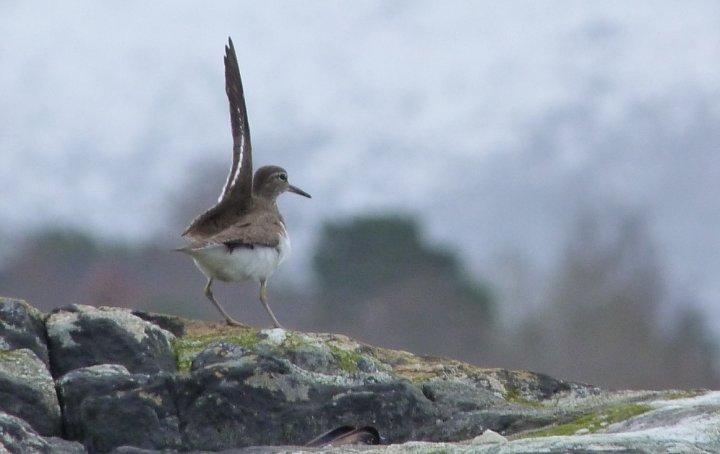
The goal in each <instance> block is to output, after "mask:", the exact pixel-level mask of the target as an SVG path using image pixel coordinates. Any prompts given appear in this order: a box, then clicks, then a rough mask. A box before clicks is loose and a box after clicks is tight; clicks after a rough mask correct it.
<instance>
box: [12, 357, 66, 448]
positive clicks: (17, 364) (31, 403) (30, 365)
mask: <svg viewBox="0 0 720 454" xmlns="http://www.w3.org/2000/svg"><path fill="white" fill-rule="evenodd" d="M0 410H2V411H4V412H6V413H9V414H11V415H14V416H17V417H19V418H22V419H24V420H25V421H27V423H28V424H30V426H32V427H33V429H34V430H35V431H37V432H38V433H40V434H42V435H60V428H61V420H60V406H59V404H58V399H57V394H56V393H55V384H54V383H53V380H52V377H51V376H50V371H49V370H48V368H47V366H46V365H45V363H44V362H42V361H41V360H40V358H38V357H37V355H35V353H34V352H33V351H31V350H29V349H27V348H21V349H19V350H5V351H3V352H1V353H0Z"/></svg>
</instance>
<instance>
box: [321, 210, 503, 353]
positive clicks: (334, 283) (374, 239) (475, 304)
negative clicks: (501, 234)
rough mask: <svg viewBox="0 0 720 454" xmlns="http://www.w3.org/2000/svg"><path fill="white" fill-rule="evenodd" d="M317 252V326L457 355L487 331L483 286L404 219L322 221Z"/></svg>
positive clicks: (489, 308)
mask: <svg viewBox="0 0 720 454" xmlns="http://www.w3.org/2000/svg"><path fill="white" fill-rule="evenodd" d="M316 251H317V252H316V254H315V256H314V258H313V266H314V270H315V273H316V276H317V280H318V291H319V296H318V298H319V301H320V302H321V304H320V305H319V307H318V311H319V315H318V317H317V319H318V320H319V321H320V322H321V323H322V324H324V325H325V326H323V328H324V329H338V330H343V331H346V332H348V333H350V334H352V335H356V336H358V337H360V338H362V339H365V340H368V341H372V342H379V343H384V344H386V345H388V344H389V345H394V346H397V347H402V348H414V350H415V351H418V352H421V353H434V354H445V355H459V356H463V352H465V353H467V352H468V351H470V350H476V349H474V348H472V347H471V348H470V349H468V348H467V347H468V346H472V345H473V343H474V342H475V341H477V342H480V341H481V340H483V339H485V336H486V335H487V333H489V328H490V326H491V322H492V312H493V311H492V298H491V296H490V291H489V289H488V288H487V287H486V286H482V285H479V284H475V283H473V282H471V281H470V280H469V279H468V278H467V277H466V276H465V275H464V273H463V270H462V267H461V264H460V262H459V260H458V258H457V257H456V256H455V255H454V254H453V253H452V252H450V251H449V250H448V249H445V248H442V247H438V246H431V245H429V244H428V243H427V242H425V241H423V239H422V236H421V232H420V229H419V227H418V224H417V222H415V221H414V220H413V219H411V218H409V217H404V216H395V215H367V216H361V217H357V218H354V219H350V220H348V221H343V222H335V223H326V224H325V225H324V226H323V228H322V230H321V234H320V237H319V241H318V246H317V248H316ZM463 345H464V346H463ZM465 356H466V357H467V356H468V355H465ZM475 359H477V357H475Z"/></svg>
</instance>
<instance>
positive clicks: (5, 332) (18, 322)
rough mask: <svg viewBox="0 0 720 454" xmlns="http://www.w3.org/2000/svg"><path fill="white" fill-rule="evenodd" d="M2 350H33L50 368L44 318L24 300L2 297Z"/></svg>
mask: <svg viewBox="0 0 720 454" xmlns="http://www.w3.org/2000/svg"><path fill="white" fill-rule="evenodd" d="M0 320H1V321H2V323H0V350H17V349H20V348H27V349H29V350H31V351H32V352H33V353H35V355H37V357H38V358H40V360H41V361H42V362H44V363H45V365H46V366H47V367H48V368H49V367H50V362H49V359H48V348H47V344H46V343H45V322H44V316H43V314H41V313H40V311H38V310H37V309H35V308H34V307H32V306H30V305H29V304H28V303H26V302H25V301H22V300H17V299H12V298H3V297H0Z"/></svg>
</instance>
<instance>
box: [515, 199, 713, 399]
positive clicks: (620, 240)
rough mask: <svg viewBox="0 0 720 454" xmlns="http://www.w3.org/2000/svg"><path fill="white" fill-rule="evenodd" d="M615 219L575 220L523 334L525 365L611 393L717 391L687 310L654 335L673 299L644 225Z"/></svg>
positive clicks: (631, 218) (703, 340)
mask: <svg viewBox="0 0 720 454" xmlns="http://www.w3.org/2000/svg"><path fill="white" fill-rule="evenodd" d="M615 219H616V220H615V222H612V221H610V218H609V217H606V218H603V217H600V216H598V215H597V213H586V214H584V215H583V216H582V217H581V219H580V221H579V222H578V224H577V228H576V230H575V232H574V233H573V234H572V235H571V236H570V238H569V239H568V242H567V245H566V248H565V252H564V254H563V255H562V256H561V260H560V262H559V265H558V267H557V271H556V273H555V277H554V279H553V280H551V284H550V288H549V292H548V296H547V298H548V302H547V304H546V305H545V306H544V309H543V310H542V311H541V312H540V313H539V314H538V316H537V317H536V318H535V319H534V320H532V321H531V322H529V323H528V324H527V325H526V326H525V331H524V353H525V355H524V360H523V362H524V364H525V365H526V367H533V368H535V369H538V370H542V371H543V372H546V373H550V374H553V375H556V376H561V377H565V378H567V379H575V380H581V381H586V382H592V383H595V384H600V385H604V386H610V387H618V388H628V387H636V388H640V387H642V388H648V387H651V388H662V387H669V386H676V387H678V386H712V385H715V386H717V384H718V377H717V375H716V374H715V373H713V372H712V370H711V369H712V368H711V367H710V368H709V367H707V364H708V363H712V362H713V359H714V358H713V357H712V356H710V355H709V354H708V353H709V352H710V349H709V344H707V339H709V336H708V335H707V333H705V327H704V326H703V325H702V324H701V323H700V322H699V320H697V319H696V318H695V317H694V316H692V315H691V312H690V309H687V311H688V313H687V314H686V316H685V317H684V319H680V320H679V323H671V328H670V331H672V334H670V333H666V332H663V330H662V329H660V328H659V326H660V323H659V320H658V318H659V313H660V312H661V310H662V309H663V308H664V307H666V305H667V304H668V303H669V300H670V298H671V297H672V296H671V292H670V290H669V289H668V288H667V286H666V283H665V278H664V275H663V271H662V267H661V264H660V260H659V258H658V254H657V251H656V248H655V245H654V242H653V241H652V239H651V235H650V233H649V232H648V229H647V228H646V224H645V221H644V219H643V218H642V217H641V216H638V215H636V214H630V213H625V214H623V215H621V216H619V217H617V218H615ZM689 320H690V321H693V322H692V323H691V324H690V325H692V328H690V325H689V324H688V323H689V322H688V321H689ZM680 346H681V347H680ZM669 352H674V354H675V355H677V356H676V357H668V353H669ZM673 363H674V364H675V366H673ZM680 364H682V365H683V367H677V365H680Z"/></svg>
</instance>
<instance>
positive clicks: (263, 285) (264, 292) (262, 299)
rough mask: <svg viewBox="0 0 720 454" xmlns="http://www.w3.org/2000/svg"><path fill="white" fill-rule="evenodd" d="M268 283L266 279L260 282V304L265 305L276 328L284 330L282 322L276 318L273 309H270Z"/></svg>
mask: <svg viewBox="0 0 720 454" xmlns="http://www.w3.org/2000/svg"><path fill="white" fill-rule="evenodd" d="M266 284H267V281H266V280H265V279H263V280H261V281H260V302H261V303H263V306H265V309H266V310H267V311H268V314H270V318H272V321H273V323H274V324H275V328H282V326H281V325H280V322H279V321H278V319H277V318H275V314H273V311H272V309H270V305H269V304H268V302H267V285H266Z"/></svg>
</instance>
